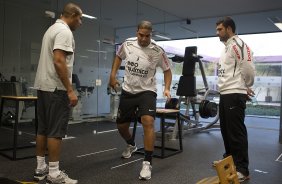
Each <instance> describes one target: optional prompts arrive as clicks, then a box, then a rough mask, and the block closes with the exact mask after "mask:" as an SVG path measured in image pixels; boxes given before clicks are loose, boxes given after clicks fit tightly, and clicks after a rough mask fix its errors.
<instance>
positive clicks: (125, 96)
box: [116, 90, 157, 123]
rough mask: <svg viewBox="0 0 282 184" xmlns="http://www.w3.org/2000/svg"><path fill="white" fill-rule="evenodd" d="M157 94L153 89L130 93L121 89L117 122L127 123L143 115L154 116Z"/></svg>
mask: <svg viewBox="0 0 282 184" xmlns="http://www.w3.org/2000/svg"><path fill="white" fill-rule="evenodd" d="M156 100H157V94H156V93H155V92H153V91H145V92H141V93H137V94H131V93H128V92H126V91H124V90H122V93H121V96H120V102H119V108H118V114H117V120H116V122H117V123H129V122H131V121H133V120H134V118H136V117H137V118H138V119H139V122H140V117H141V116H143V115H150V116H152V117H153V118H155V116H156Z"/></svg>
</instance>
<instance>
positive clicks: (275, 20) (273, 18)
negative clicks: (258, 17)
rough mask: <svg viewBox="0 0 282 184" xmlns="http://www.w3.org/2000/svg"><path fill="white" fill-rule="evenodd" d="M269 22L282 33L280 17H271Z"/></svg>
mask: <svg viewBox="0 0 282 184" xmlns="http://www.w3.org/2000/svg"><path fill="white" fill-rule="evenodd" d="M268 20H269V21H270V22H272V23H273V24H274V25H275V26H276V27H278V28H279V29H280V30H281V31H282V22H281V20H280V19H279V18H278V17H269V18H268Z"/></svg>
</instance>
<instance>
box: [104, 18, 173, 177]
mask: <svg viewBox="0 0 282 184" xmlns="http://www.w3.org/2000/svg"><path fill="white" fill-rule="evenodd" d="M151 36H152V24H151V23H150V22H149V21H141V22H140V23H139V24H138V27H137V37H135V38H129V39H127V40H126V41H125V42H124V43H123V44H122V45H121V47H120V49H119V50H118V52H117V54H116V57H115V59H114V62H113V65H112V71H111V74H110V81H109V85H110V86H111V87H112V88H113V89H116V87H117V86H118V85H119V82H118V80H117V79H116V74H117V71H118V69H119V67H120V65H121V62H122V60H124V61H125V75H124V82H123V85H122V94H121V98H120V104H119V110H118V115H117V120H116V122H117V127H118V130H119V133H120V135H121V136H122V137H123V139H124V140H125V141H126V143H127V148H126V149H125V151H124V152H123V153H122V157H123V158H130V157H131V154H132V153H133V152H135V151H136V150H137V146H136V144H135V141H134V138H133V137H132V135H131V133H130V131H129V126H130V122H131V120H132V118H133V117H134V116H137V117H138V119H139V122H141V123H142V126H143V129H144V151H145V156H144V157H145V158H144V161H143V163H142V170H141V172H140V175H139V179H143V180H149V179H150V178H151V170H152V154H153V150H154V142H155V131H154V120H155V115H156V97H157V87H156V77H155V74H156V68H157V67H160V68H161V69H162V70H163V73H164V83H165V86H164V87H165V88H164V92H163V94H164V96H165V97H167V98H170V85H171V80H172V74H171V70H170V62H169V60H168V58H167V56H166V54H165V52H164V50H163V49H162V48H161V47H160V46H158V45H156V43H155V42H154V41H153V40H151ZM137 109H138V110H137ZM136 113H137V114H136Z"/></svg>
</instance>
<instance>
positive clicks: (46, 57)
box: [34, 3, 82, 184]
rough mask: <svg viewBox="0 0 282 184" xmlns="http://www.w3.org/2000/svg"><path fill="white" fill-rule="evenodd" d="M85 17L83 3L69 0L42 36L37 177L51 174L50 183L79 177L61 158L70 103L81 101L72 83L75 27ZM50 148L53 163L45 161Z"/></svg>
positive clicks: (73, 183) (70, 182) (37, 80)
mask: <svg viewBox="0 0 282 184" xmlns="http://www.w3.org/2000/svg"><path fill="white" fill-rule="evenodd" d="M81 17H82V11H81V9H80V7H79V6H78V5H76V4H74V3H68V4H67V5H66V6H65V7H64V9H63V12H62V15H61V17H60V19H58V20H57V21H56V22H55V23H54V24H53V25H52V26H50V27H49V28H48V30H47V31H46V32H45V34H44V37H43V39H42V47H41V53H40V58H39V63H38V68H37V73H36V77H35V83H34V87H35V88H36V89H37V97H38V100H37V111H38V113H37V115H38V131H37V136H36V158H37V167H36V169H35V173H34V179H35V180H43V179H45V178H46V177H47V179H46V183H48V184H51V183H66V184H76V183H77V180H73V179H71V178H69V177H68V175H67V174H65V173H64V172H63V171H61V170H60V169H59V159H60V153H61V144H62V138H63V137H65V135H66V131H67V125H68V120H69V113H70V107H71V106H72V107H73V106H75V105H76V104H77V101H78V99H77V96H76V94H75V92H74V90H73V88H72V83H71V77H72V71H73V62H74V46H75V44H74V38H73V34H72V31H74V30H75V29H76V28H78V27H79V26H80V25H81ZM47 148H48V156H49V166H48V165H47V164H46V162H45V152H46V149H47Z"/></svg>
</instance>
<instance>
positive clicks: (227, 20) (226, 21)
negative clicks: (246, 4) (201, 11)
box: [216, 17, 236, 33]
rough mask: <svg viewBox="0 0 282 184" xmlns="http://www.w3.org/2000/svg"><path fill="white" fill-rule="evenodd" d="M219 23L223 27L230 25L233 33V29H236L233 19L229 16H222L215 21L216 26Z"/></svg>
mask: <svg viewBox="0 0 282 184" xmlns="http://www.w3.org/2000/svg"><path fill="white" fill-rule="evenodd" d="M219 24H222V25H223V26H224V27H225V28H227V27H228V26H230V27H231V29H232V31H233V33H235V31H236V25H235V22H234V20H233V19H232V18H231V17H223V18H221V19H219V20H218V21H217V22H216V25H217V26H218V25H219Z"/></svg>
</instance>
